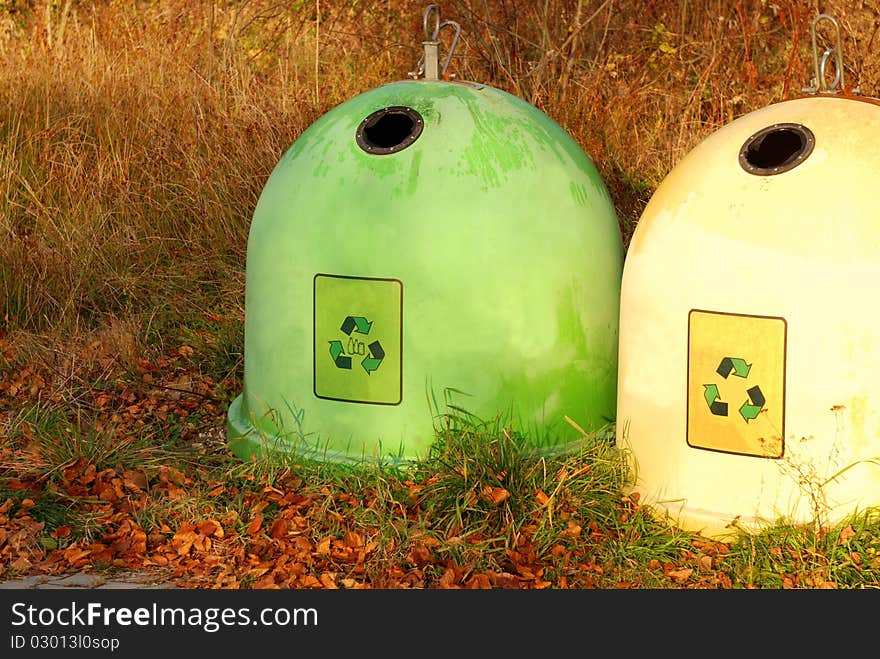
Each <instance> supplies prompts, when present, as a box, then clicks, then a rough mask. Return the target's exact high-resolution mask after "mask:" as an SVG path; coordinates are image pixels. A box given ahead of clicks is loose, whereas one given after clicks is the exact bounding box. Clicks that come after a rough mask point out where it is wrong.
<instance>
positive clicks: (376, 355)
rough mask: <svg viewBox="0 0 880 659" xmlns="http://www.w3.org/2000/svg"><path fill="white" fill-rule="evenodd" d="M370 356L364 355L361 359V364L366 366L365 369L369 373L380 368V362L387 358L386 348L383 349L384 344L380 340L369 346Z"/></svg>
mask: <svg viewBox="0 0 880 659" xmlns="http://www.w3.org/2000/svg"><path fill="white" fill-rule="evenodd" d="M367 347H368V348H369V349H370V356H369V357H364V358H363V360H362V361H361V366H363V367H364V370H365V371H366V372H367V375H369V374H370V373H372V372H373V371H375V370H376V369H378V368H379V364H381V363H382V360H383V359H385V350H383V349H382V344H381V343H379V342H378V341H373V342H372V343H371V344H370V345H369V346H367Z"/></svg>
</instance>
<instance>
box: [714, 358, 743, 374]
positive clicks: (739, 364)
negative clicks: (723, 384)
mask: <svg viewBox="0 0 880 659" xmlns="http://www.w3.org/2000/svg"><path fill="white" fill-rule="evenodd" d="M750 370H752V365H751V364H749V363H748V362H746V360H745V359H740V358H739V357H725V358H724V359H722V360H721V363H720V364H719V365H718V368H717V369H716V372H717V373H718V374H719V375H720V376H721V377H723V378H724V379H727V376H728V375H730V372H731V371H733V374H734V375H736V376H737V377H741V378H747V377H749V371H750Z"/></svg>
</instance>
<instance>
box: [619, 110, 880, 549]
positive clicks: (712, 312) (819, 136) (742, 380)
mask: <svg viewBox="0 0 880 659" xmlns="http://www.w3.org/2000/svg"><path fill="white" fill-rule="evenodd" d="M878 139H880V106H878V104H877V102H876V101H874V100H873V99H865V98H857V97H844V96H820V97H810V98H799V99H795V100H790V101H785V102H781V103H777V104H774V105H771V106H769V107H766V108H763V109H760V110H757V111H755V112H752V113H750V114H747V115H745V116H743V117H741V118H739V119H736V120H735V121H733V122H732V123H730V124H728V125H727V126H725V127H723V128H721V129H720V130H718V131H717V132H716V133H714V134H713V135H711V136H710V137H709V138H707V139H706V140H704V141H703V142H702V143H701V144H700V145H698V146H697V147H696V148H695V149H693V151H691V153H689V154H688V155H687V156H686V157H685V158H684V159H683V160H682V161H681V162H680V163H679V164H678V165H677V166H676V167H675V168H674V169H673V170H672V171H671V172H670V173H669V175H668V176H667V177H666V178H665V179H664V180H663V181H662V182H661V184H660V186H659V187H658V189H657V191H656V193H655V194H654V196H653V198H652V199H651V200H650V202H649V204H648V206H647V207H646V208H645V210H644V213H643V215H642V218H641V219H640V221H639V223H638V226H637V229H636V231H635V234H634V235H633V238H632V241H631V244H630V247H629V249H628V252H627V255H626V262H625V265H624V274H623V282H622V291H621V317H620V363H619V376H618V377H619V379H618V413H617V437H618V445H619V447H620V448H624V449H626V450H628V451H629V453H630V458H631V462H632V464H633V465H634V471H635V473H636V475H637V478H638V481H637V483H636V485H635V489H636V490H637V491H639V492H640V493H642V494H643V501H645V502H646V503H651V504H653V505H654V506H656V507H659V509H660V510H662V511H665V512H666V513H668V514H669V517H670V521H672V522H674V523H676V524H677V525H678V526H680V527H682V528H685V529H686V530H692V531H703V532H704V534H706V535H716V536H724V535H727V534H732V533H735V532H736V531H737V529H746V530H759V529H761V528H765V527H766V526H767V525H768V524H772V523H775V522H777V521H780V520H785V521H787V522H794V523H804V522H813V521H814V520H816V519H819V520H824V521H826V522H834V521H838V520H840V519H841V518H842V517H843V516H845V515H849V514H853V513H856V512H857V511H861V510H863V509H865V508H869V507H874V506H878V505H880V389H878V387H877V382H878V373H880V305H878V304H877V303H876V293H875V291H876V285H877V282H880V221H878V214H877V189H878V184H880V150H878V149H877V148H876V147H877V143H878Z"/></svg>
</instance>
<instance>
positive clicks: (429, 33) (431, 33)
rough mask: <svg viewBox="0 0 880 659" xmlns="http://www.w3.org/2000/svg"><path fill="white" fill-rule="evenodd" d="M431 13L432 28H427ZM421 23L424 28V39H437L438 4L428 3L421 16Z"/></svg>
mask: <svg viewBox="0 0 880 659" xmlns="http://www.w3.org/2000/svg"><path fill="white" fill-rule="evenodd" d="M431 14H434V29H433V30H429V29H428V25H429V23H428V22H429V21H430V20H431ZM422 25H423V26H424V28H425V41H437V37H438V36H439V35H440V5H435V4H430V5H428V8H427V9H425V15H424V17H423V18H422Z"/></svg>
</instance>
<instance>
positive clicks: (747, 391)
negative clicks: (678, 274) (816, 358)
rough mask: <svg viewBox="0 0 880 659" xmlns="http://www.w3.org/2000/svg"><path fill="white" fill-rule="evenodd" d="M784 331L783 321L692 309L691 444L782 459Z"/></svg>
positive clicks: (688, 416)
mask: <svg viewBox="0 0 880 659" xmlns="http://www.w3.org/2000/svg"><path fill="white" fill-rule="evenodd" d="M786 329H787V327H786V321H785V319H784V318H778V317H773V316H749V315H745V314H733V313H723V312H713V311H702V310H699V309H693V310H691V312H690V314H689V317H688V384H687V386H688V392H687V443H688V445H690V446H692V447H694V448H701V449H707V450H711V451H722V452H725V453H736V454H739V455H753V456H757V457H762V458H781V457H782V454H783V447H784V437H785V425H784V424H785V354H786Z"/></svg>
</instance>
